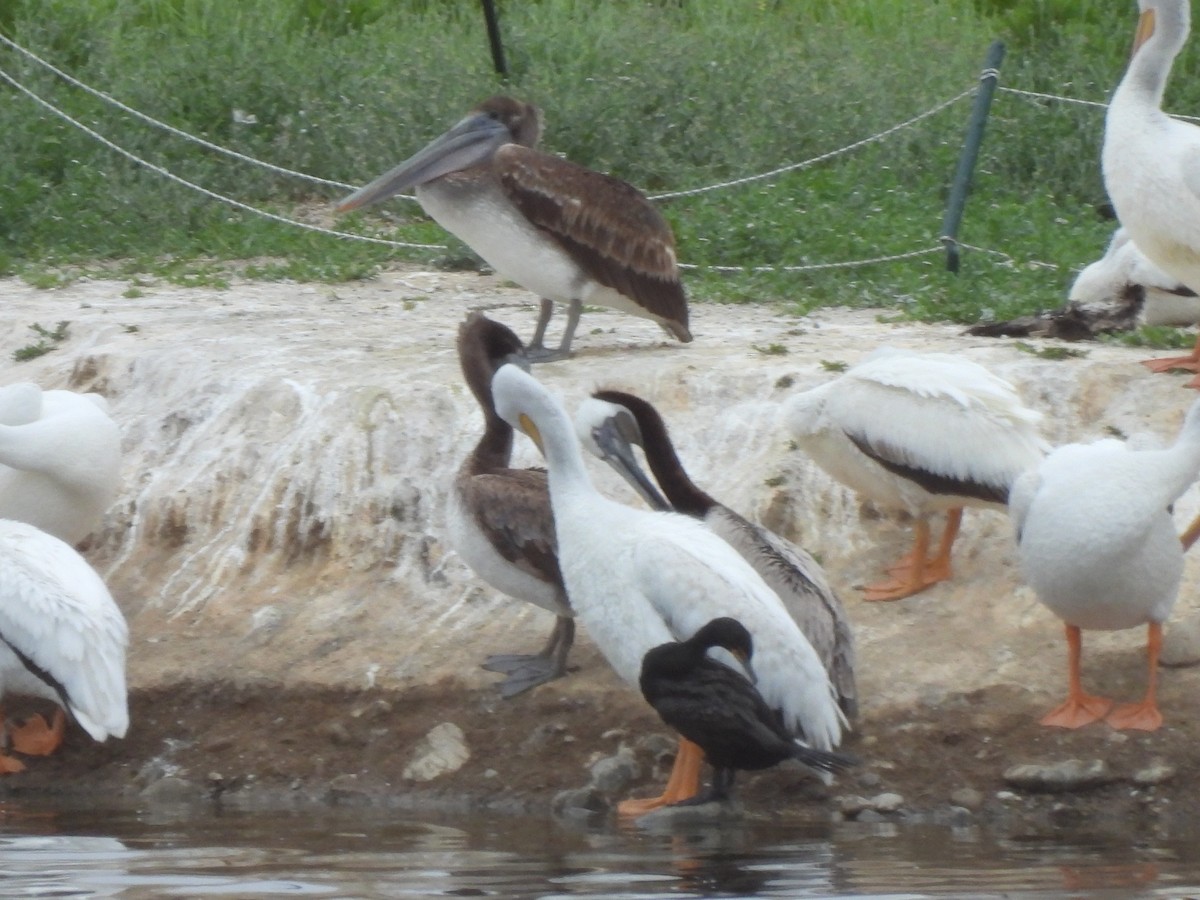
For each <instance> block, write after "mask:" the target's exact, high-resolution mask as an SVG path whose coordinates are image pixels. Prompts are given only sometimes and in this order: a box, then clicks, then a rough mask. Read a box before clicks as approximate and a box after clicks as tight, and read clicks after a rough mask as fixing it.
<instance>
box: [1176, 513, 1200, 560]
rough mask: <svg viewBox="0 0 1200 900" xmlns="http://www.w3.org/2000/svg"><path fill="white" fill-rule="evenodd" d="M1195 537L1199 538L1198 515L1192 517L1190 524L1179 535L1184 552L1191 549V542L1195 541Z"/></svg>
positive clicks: (1199, 520) (1199, 523)
mask: <svg viewBox="0 0 1200 900" xmlns="http://www.w3.org/2000/svg"><path fill="white" fill-rule="evenodd" d="M1196 538H1200V516H1196V518H1194V519H1192V524H1191V525H1189V526H1188V527H1187V528H1186V529H1185V530H1184V532H1183V534H1181V535H1180V536H1179V542H1180V543H1181V544H1183V549H1184V551H1185V552H1186V551H1188V550H1190V549H1192V544H1194V543H1196Z"/></svg>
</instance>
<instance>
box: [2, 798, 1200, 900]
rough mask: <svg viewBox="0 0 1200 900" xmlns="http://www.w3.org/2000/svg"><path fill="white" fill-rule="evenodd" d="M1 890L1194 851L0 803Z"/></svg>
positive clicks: (1032, 866) (1167, 865) (1029, 888)
mask: <svg viewBox="0 0 1200 900" xmlns="http://www.w3.org/2000/svg"><path fill="white" fill-rule="evenodd" d="M0 884H3V892H4V894H5V895H6V896H16V895H22V896H36V897H120V898H152V897H274V896H278V895H289V896H291V895H300V896H316V897H321V896H328V897H339V898H375V897H430V896H452V897H470V896H490V897H514V898H522V897H539V898H559V897H561V898H567V897H571V898H574V897H589V896H590V897H609V898H649V897H662V896H671V897H676V898H688V897H872V898H874V897H878V898H889V900H891V898H905V897H935V896H954V897H977V898H991V897H1073V896H1078V897H1088V898H1091V897H1122V898H1124V897H1140V896H1145V897H1179V896H1184V895H1187V894H1189V893H1200V860H1198V857H1197V853H1196V851H1195V850H1193V845H1192V843H1191V842H1186V843H1185V842H1180V843H1179V844H1178V845H1171V844H1164V845H1161V846H1153V847H1151V846H1148V845H1146V844H1144V843H1143V844H1141V845H1137V844H1135V843H1134V842H1133V841H1132V840H1129V841H1117V842H1106V843H1092V844H1080V843H1070V842H1061V841H1046V840H1040V841H1014V840H1005V839H1003V838H999V837H994V836H991V835H989V834H988V833H987V832H986V831H984V830H981V829H958V830H951V829H948V828H938V827H933V826H911V827H900V828H889V829H880V828H877V827H872V826H864V825H853V824H845V825H838V826H829V827H819V828H808V829H800V830H797V829H794V828H782V827H778V826H775V827H773V826H768V825H761V824H755V825H730V824H728V823H726V824H724V825H721V826H712V827H691V828H688V829H686V830H681V831H678V832H676V833H646V832H641V831H637V830H618V829H615V828H610V827H606V826H596V827H590V828H583V827H568V826H565V825H563V824H562V823H559V822H555V821H553V820H549V819H546V820H540V819H513V818H509V817H498V816H497V817H489V816H486V815H472V816H464V817H462V818H461V819H455V820H450V819H446V820H437V821H427V822H416V821H404V820H400V819H399V818H398V817H397V816H395V815H385V814H382V813H376V812H372V813H369V814H364V813H355V814H353V815H351V814H348V813H346V812H344V811H338V810H321V811H317V812H313V811H311V810H306V811H305V812H303V813H300V812H277V813H274V814H265V813H247V812H233V813H231V812H225V813H217V812H215V811H213V810H204V811H203V812H196V811H192V812H189V813H184V812H183V811H181V810H176V811H175V812H174V813H172V814H170V815H166V814H163V813H162V812H159V813H156V814H154V815H147V814H143V813H139V812H138V811H135V810H123V811H122V810H115V811H105V812H103V813H97V812H95V811H79V810H74V811H73V810H58V811H54V812H45V811H39V812H33V811H30V810H27V809H23V808H21V807H19V806H14V805H12V804H11V803H10V804H5V805H3V806H0Z"/></svg>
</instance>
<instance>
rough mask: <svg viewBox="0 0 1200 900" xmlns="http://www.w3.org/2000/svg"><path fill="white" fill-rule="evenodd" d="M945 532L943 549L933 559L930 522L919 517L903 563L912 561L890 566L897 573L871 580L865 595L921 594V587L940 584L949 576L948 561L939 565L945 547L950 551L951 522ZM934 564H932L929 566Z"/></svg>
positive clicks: (884, 597)
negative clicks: (882, 579) (931, 559)
mask: <svg viewBox="0 0 1200 900" xmlns="http://www.w3.org/2000/svg"><path fill="white" fill-rule="evenodd" d="M946 529H947V531H946V532H943V534H942V545H943V547H942V549H941V550H939V553H938V557H936V558H935V559H934V560H933V561H932V562H931V561H930V560H929V559H928V554H929V522H927V521H926V520H925V519H917V524H916V526H915V527H914V529H913V530H914V532H915V533H914V537H913V548H912V550H911V551H910V552H909V553H908V555H907V556H906V557H904V559H902V560H901V563H903V562H904V561H906V560H908V561H910V562H911V565H907V566H905V565H900V564H896V566H894V567H892V569H889V571H894V572H895V573H896V574H895V577H892V578H888V579H886V580H884V581H880V582H876V583H875V584H869V585H867V586H866V587H865V588H863V599H864V600H870V601H873V602H874V601H881V600H900V599H903V598H904V597H911V596H912V595H913V594H919V593H920V592H921V591H923V590H925V588H927V587H929V586H930V585H933V584H937V583H938V582H939V581H945V580H946V579H947V578H948V577H950V570H949V562H948V561H947V562H946V563H945V564H941V565H939V561H940V559H941V555H942V550H945V552H946V553H947V555H948V553H949V551H948V549H947V548H946V537H947V533H948V532H950V524H949V522H947V525H946ZM957 532H958V529H957V526H955V528H954V530H953V534H950V536H949V537H950V543H951V544H952V543H953V542H954V534H957ZM931 566H933V568H930V567H931Z"/></svg>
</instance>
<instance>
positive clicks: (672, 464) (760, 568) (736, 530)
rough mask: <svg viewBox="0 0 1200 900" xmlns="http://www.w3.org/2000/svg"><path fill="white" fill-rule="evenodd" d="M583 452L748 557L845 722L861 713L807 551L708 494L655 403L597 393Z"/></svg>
mask: <svg viewBox="0 0 1200 900" xmlns="http://www.w3.org/2000/svg"><path fill="white" fill-rule="evenodd" d="M575 431H576V433H577V434H578V436H579V441H580V443H581V444H583V446H584V448H585V449H586V450H588V451H589V452H590V453H591V454H592V455H593V456H596V457H597V458H599V459H602V460H603V461H604V462H606V463H608V464H609V465H610V466H612V468H613V469H615V470H616V471H617V473H618V474H620V475H621V476H622V477H623V478H624V479H625V480H626V481H627V482H629V484H630V486H631V487H633V489H634V490H636V491H637V492H638V493H639V494H641V495H642V497H643V499H645V501H646V502H647V503H648V504H650V506H651V508H653V509H673V510H674V511H675V512H678V513H683V514H684V515H686V516H692V517H693V518H696V519H699V520H700V521H702V522H703V523H704V524H705V525H707V526H708V527H709V528H710V529H712V531H713V533H715V534H716V535H717V536H718V537H720V538H722V539H723V540H725V541H726V542H727V543H728V544H729V545H730V546H731V547H733V549H735V550H736V551H737V552H738V553H740V554H741V555H742V557H743V558H744V559H745V560H746V562H748V563H750V565H751V566H753V567H754V571H755V572H757V573H758V574H759V575H761V576H762V579H763V581H765V582H766V583H767V586H768V587H770V588H771V590H773V591H774V592H775V593H776V594H777V595H778V596H779V599H780V600H782V601H783V605H784V607H785V608H786V609H787V611H788V615H790V616H791V617H792V619H794V620H795V622H796V624H797V625H799V626H800V630H801V631H802V632H804V636H805V637H806V638H808V641H809V643H810V644H812V646H813V649H814V650H816V651H817V656H819V657H820V658H821V663H822V664H823V665H824V666H825V670H826V671H827V672H828V673H829V679H830V681H831V682H832V683H833V689H834V690H835V691H836V692H837V697H838V705H839V706H840V707H841V708H842V712H844V713H845V714H846V718H847V719H849V720H851V721H853V720H854V718H855V717H856V716H857V715H858V688H857V686H856V682H855V676H854V661H855V650H854V634H853V632H852V631H851V630H850V622H849V620H848V619H847V618H846V611H845V609H844V608H843V606H842V601H841V600H840V599H838V596H837V594H836V593H835V592H834V590H833V587H832V586H831V585H830V584H829V579H828V578H826V576H825V571H824V569H822V568H821V565H820V563H818V562H817V561H816V560H815V559H813V558H812V556H811V555H810V554H809V553H808V552H807V551H805V550H804V549H803V548H802V547H797V546H796V545H795V544H793V543H792V542H791V541H789V540H785V539H784V538H781V537H780V536H779V535H777V534H775V533H774V532H772V531H769V530H768V529H766V528H763V527H762V526H761V525H756V524H754V523H753V522H750V521H749V520H747V519H746V518H744V517H743V516H741V515H739V514H738V513H736V512H734V511H733V510H732V509H730V508H729V507H728V506H725V505H724V504H723V503H719V502H718V501H717V500H715V499H714V498H713V497H712V496H711V495H710V494H708V493H706V492H705V491H704V490H702V489H701V488H700V487H699V486H697V485H696V483H695V482H694V481H692V479H691V478H690V477H689V476H688V473H687V470H685V469H684V468H683V464H682V463H681V462H680V461H679V455H678V454H677V453H676V452H675V445H674V443H673V442H672V441H671V436H670V434H669V433H668V431H667V424H666V422H664V421H663V418H662V416H661V415H660V414H659V412H658V410H657V409H655V408H654V405H653V404H651V403H650V402H649V401H647V400H644V399H642V398H641V397H638V396H636V395H634V394H630V393H628V392H626V391H614V390H598V391H594V392H593V393H592V396H591V397H589V398H588V399H587V400H585V401H584V402H583V403H581V404H580V405H579V408H578V409H577V410H576V412H575ZM633 444H636V445H637V446H639V447H641V448H642V451H643V452H644V453H645V454H646V462H647V463H648V464H649V466H650V471H651V472H652V473H653V474H654V480H655V482H657V484H658V488H659V489H660V490H661V491H662V492H663V494H665V495H666V497H665V498H664V497H662V496H660V495H659V493H658V491H656V490H655V489H654V487H653V485H651V484H650V481H649V479H648V478H647V477H646V475H645V473H644V472H643V471H642V469H641V466H640V465H638V461H637V458H636V457H635V456H634V454H633V449H632V446H631V445H633Z"/></svg>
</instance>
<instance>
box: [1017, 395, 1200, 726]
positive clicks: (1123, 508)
mask: <svg viewBox="0 0 1200 900" xmlns="http://www.w3.org/2000/svg"><path fill="white" fill-rule="evenodd" d="M1197 476H1200V400H1198V401H1196V402H1195V403H1193V404H1192V407H1191V409H1189V410H1188V412H1187V415H1186V416H1185V418H1184V422H1183V428H1182V429H1181V430H1180V432H1179V437H1178V438H1177V439H1176V441H1175V443H1174V444H1173V445H1171V446H1170V447H1168V448H1166V449H1162V450H1142V449H1137V448H1136V447H1135V446H1134V445H1133V444H1132V442H1131V443H1130V444H1125V443H1122V442H1121V441H1117V440H1112V439H1106V440H1102V441H1097V442H1096V443H1092V444H1067V445H1066V446H1063V447H1060V448H1058V449H1056V450H1054V451H1053V452H1052V453H1051V454H1050V455H1049V456H1047V457H1046V459H1045V460H1043V461H1042V463H1041V465H1040V466H1038V467H1037V468H1035V469H1031V470H1030V471H1028V472H1026V473H1025V474H1023V475H1022V476H1021V477H1020V478H1019V479H1017V482H1016V484H1015V485H1014V486H1013V490H1012V499H1011V502H1010V505H1009V509H1010V512H1011V515H1012V519H1013V523H1014V525H1015V526H1016V534H1017V544H1018V547H1019V553H1020V559H1021V571H1022V573H1023V574H1024V576H1025V580H1026V581H1027V582H1028V583H1029V584H1030V586H1031V587H1032V588H1033V589H1034V590H1035V591H1036V592H1037V595H1038V598H1039V599H1040V600H1041V601H1042V602H1043V603H1044V604H1046V606H1048V607H1049V608H1050V609H1051V610H1052V611H1053V612H1054V613H1055V614H1056V615H1057V616H1058V617H1059V618H1061V619H1062V620H1063V622H1064V623H1066V630H1067V646H1068V651H1069V655H1068V668H1069V686H1070V687H1069V693H1068V696H1067V700H1066V702H1065V703H1063V704H1062V705H1061V706H1059V707H1057V708H1056V709H1054V710H1052V711H1051V712H1049V713H1047V714H1046V716H1045V717H1044V718H1043V719H1042V724H1043V725H1059V726H1062V727H1065V728H1078V727H1080V726H1081V725H1086V724H1088V723H1089V722H1094V721H1096V720H1097V719H1100V718H1104V719H1105V720H1106V721H1107V722H1108V723H1109V724H1110V725H1112V726H1113V727H1114V728H1137V729H1142V730H1145V731H1153V730H1154V729H1156V728H1158V727H1159V726H1160V725H1161V724H1162V715H1161V714H1160V713H1159V711H1158V707H1157V704H1156V700H1155V688H1156V682H1157V673H1158V654H1159V649H1160V647H1161V644H1162V623H1163V622H1164V621H1165V620H1166V618H1167V616H1168V615H1169V614H1170V612H1171V607H1172V606H1174V604H1175V596H1176V594H1177V593H1178V591H1179V582H1180V579H1181V577H1182V575H1183V551H1184V548H1183V546H1181V544H1180V539H1179V538H1178V537H1176V535H1175V527H1174V524H1173V522H1172V520H1171V512H1170V506H1171V504H1172V503H1174V502H1175V501H1176V500H1177V499H1178V498H1179V496H1180V495H1181V494H1182V493H1183V492H1184V491H1185V490H1187V488H1188V487H1189V486H1190V485H1191V484H1192V483H1193V482H1194V481H1195V480H1196V478H1197ZM1142 624H1145V625H1147V626H1148V632H1147V639H1146V655H1147V658H1148V665H1149V675H1148V679H1149V680H1148V685H1147V688H1146V695H1145V697H1144V699H1143V700H1142V701H1141V702H1140V703H1135V704H1129V705H1123V706H1118V707H1117V708H1116V709H1114V710H1112V711H1111V712H1110V711H1109V709H1110V707H1111V706H1112V701H1110V700H1107V699H1104V698H1101V697H1093V696H1090V695H1088V694H1085V693H1084V692H1083V688H1082V686H1081V683H1080V675H1079V668H1080V666H1079V662H1080V655H1081V646H1082V638H1081V634H1080V632H1081V629H1099V630H1103V631H1115V630H1117V629H1122V628H1134V627H1136V626H1138V625H1142Z"/></svg>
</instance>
